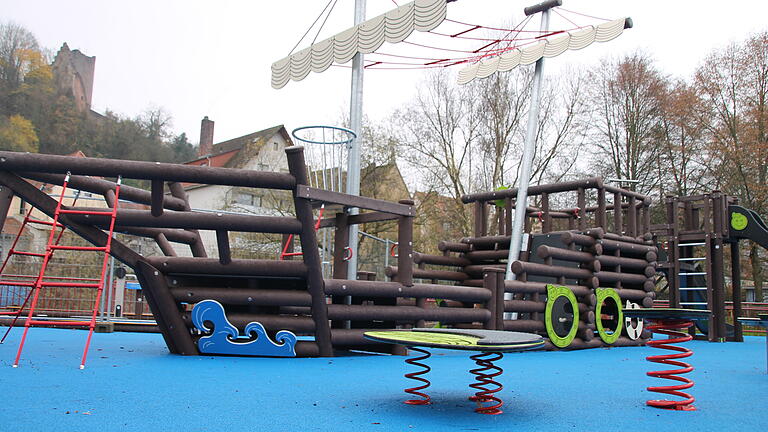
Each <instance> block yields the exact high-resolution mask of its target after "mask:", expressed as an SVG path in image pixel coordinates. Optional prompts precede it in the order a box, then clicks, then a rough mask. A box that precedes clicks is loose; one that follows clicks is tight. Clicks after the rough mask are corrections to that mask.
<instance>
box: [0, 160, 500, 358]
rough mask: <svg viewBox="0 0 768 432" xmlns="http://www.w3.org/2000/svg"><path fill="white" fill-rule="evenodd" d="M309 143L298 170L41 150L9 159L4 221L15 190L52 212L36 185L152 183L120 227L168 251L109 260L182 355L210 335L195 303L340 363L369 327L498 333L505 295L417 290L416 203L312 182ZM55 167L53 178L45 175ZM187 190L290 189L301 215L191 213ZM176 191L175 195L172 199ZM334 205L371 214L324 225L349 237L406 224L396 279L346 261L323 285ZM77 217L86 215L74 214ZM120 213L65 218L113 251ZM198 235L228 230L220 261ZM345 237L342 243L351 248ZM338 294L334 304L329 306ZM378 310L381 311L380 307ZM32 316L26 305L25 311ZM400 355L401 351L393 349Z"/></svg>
mask: <svg viewBox="0 0 768 432" xmlns="http://www.w3.org/2000/svg"><path fill="white" fill-rule="evenodd" d="M303 151H304V149H303V148H302V147H291V148H288V149H286V153H287V157H288V163H289V173H274V172H258V171H247V170H237V169H228V168H213V167H198V166H185V165H175V164H162V163H152V162H136V161H116V160H107V159H90V158H71V157H66V156H53V155H42V154H22V153H12V152H0V170H2V171H0V184H1V185H2V187H3V190H5V191H6V193H5V194H3V200H2V202H0V210H3V211H4V212H5V213H4V214H3V216H5V214H6V213H7V209H8V207H9V206H10V201H11V198H12V195H11V194H10V193H8V191H12V192H13V194H15V195H17V196H19V197H20V198H21V199H23V200H24V201H25V202H27V203H30V204H31V205H32V206H34V207H35V208H36V209H38V210H40V211H42V212H43V213H45V214H46V215H48V216H51V217H52V216H53V215H54V213H55V211H56V208H57V206H58V202H57V201H56V200H55V199H53V198H51V197H49V196H48V195H46V194H45V193H43V192H41V191H40V190H39V189H38V188H37V187H35V186H34V185H33V184H32V183H31V182H45V183H48V184H59V185H61V184H63V182H64V180H65V177H67V175H68V174H69V175H68V176H69V186H70V187H71V188H77V189H80V190H83V191H88V192H91V193H95V194H99V195H102V196H104V198H105V200H106V201H107V203H108V204H110V206H111V207H112V206H114V203H115V197H114V193H115V188H116V184H115V183H114V182H111V181H108V180H104V179H100V178H97V176H108V177H117V176H122V178H123V179H140V180H149V181H150V182H151V186H152V187H151V191H145V190H142V189H138V188H134V187H129V186H125V185H124V186H123V187H122V189H121V190H120V196H121V198H123V199H125V200H130V201H133V202H136V203H141V204H144V205H146V206H147V207H148V208H147V209H130V208H120V209H118V210H117V212H116V215H115V232H120V233H127V234H132V235H136V236H141V237H147V238H151V239H153V240H154V241H155V242H156V243H157V245H158V247H159V248H160V250H161V251H162V253H163V255H164V256H143V255H141V254H139V253H138V252H136V251H134V250H132V249H131V248H130V247H128V246H127V245H126V244H125V243H123V242H120V241H119V240H117V239H114V240H113V241H112V243H111V250H110V253H111V255H112V256H114V257H115V258H116V259H118V260H120V261H121V262H123V263H124V264H125V265H127V266H128V267H130V268H131V269H132V270H133V272H134V273H135V275H136V277H137V279H138V281H139V282H140V283H141V286H142V289H143V292H144V295H145V297H146V300H147V303H148V304H149V306H150V308H151V310H152V313H153V316H154V318H155V320H156V322H157V326H158V329H159V330H160V331H161V333H162V334H163V337H164V339H165V342H166V344H167V346H168V348H169V350H170V351H171V352H172V353H176V354H182V355H196V354H198V353H199V351H198V347H197V345H196V340H197V339H199V338H200V335H199V334H196V333H199V332H197V331H196V330H194V329H193V323H192V320H191V317H190V314H191V310H192V306H193V305H194V304H195V303H198V302H200V301H202V300H216V301H218V302H219V303H221V304H222V305H223V306H224V308H225V312H226V316H227V318H228V319H229V321H230V322H231V323H232V324H233V325H234V326H236V327H237V328H241V329H242V328H243V327H244V324H246V323H249V322H252V321H257V322H259V323H261V324H262V325H263V326H264V328H265V329H266V331H267V332H268V333H269V334H270V335H271V336H273V335H275V334H276V333H277V332H279V331H283V330H287V331H291V332H293V333H295V334H297V335H299V336H308V337H307V338H304V339H302V340H299V341H298V342H297V344H296V349H295V352H296V355H298V356H331V355H333V350H334V349H355V348H360V347H361V346H364V345H365V346H366V348H369V349H375V345H376V344H375V343H373V342H370V341H366V340H365V339H364V338H363V336H362V334H363V332H364V331H365V330H366V329H369V330H370V329H377V328H383V327H394V325H395V323H398V324H399V325H405V326H408V325H411V326H412V325H415V324H416V323H418V322H423V321H440V322H441V323H448V324H460V323H464V324H466V325H472V324H473V323H475V324H478V325H479V326H481V327H485V328H493V326H494V325H495V321H494V320H493V319H492V317H493V314H492V313H491V308H489V307H488V305H491V304H495V303H494V302H495V301H496V298H497V297H498V295H497V294H498V293H496V292H490V291H488V290H486V289H483V288H481V287H455V286H448V285H437V284H414V283H413V275H412V270H411V269H412V260H411V256H412V253H411V250H410V249H411V247H412V233H413V226H412V224H413V216H414V210H413V207H412V202H410V201H402V202H400V203H392V202H387V201H380V200H375V199H370V198H364V197H355V196H350V195H345V194H342V193H339V192H334V191H328V190H322V189H316V188H312V187H310V186H307V184H308V178H307V168H306V166H305V164H304V158H303ZM40 167H45V172H39V171H36V170H39V169H40ZM182 183H208V184H221V185H232V186H240V187H256V188H265V189H273V190H286V191H290V192H291V193H292V195H293V201H294V206H295V211H296V216H295V217H286V216H252V215H232V214H223V213H221V214H208V213H202V212H197V211H192V210H191V209H190V207H189V204H188V202H187V200H186V196H185V193H184V189H183V185H182ZM166 184H167V188H168V192H169V193H168V194H166V189H165V188H166ZM323 204H328V207H331V206H332V205H336V206H354V207H358V208H361V209H367V210H371V211H370V212H367V213H363V214H360V215H347V214H345V213H338V214H336V215H335V216H333V217H328V218H324V219H323V220H322V221H321V225H322V226H330V227H335V230H336V231H337V232H339V233H344V232H347V228H348V226H349V225H352V224H359V223H363V222H373V221H381V220H397V223H398V233H399V234H398V241H399V244H400V247H399V250H400V253H399V258H398V268H399V269H400V273H399V275H398V276H397V278H396V279H395V280H394V281H391V282H380V281H368V280H354V279H353V280H350V279H347V275H346V267H345V266H344V265H336V266H335V267H334V275H333V276H334V278H333V279H328V280H323V278H322V273H321V263H320V259H319V254H318V244H317V239H316V234H315V230H314V226H315V221H314V218H313V206H314V207H317V208H319V207H320V206H322V205H323ZM62 207H64V208H66V209H67V210H82V211H83V212H87V211H88V210H87V209H82V208H78V207H76V208H69V207H67V206H62ZM109 222H110V218H109V217H105V216H103V215H94V214H78V213H67V214H62V215H61V216H60V218H59V221H58V223H60V224H61V225H63V226H65V227H66V228H67V229H70V230H71V231H73V232H74V233H76V234H78V235H80V236H81V237H83V238H84V239H85V240H87V241H89V242H90V243H93V244H94V245H95V246H97V247H102V246H104V245H105V244H106V242H107V240H108V238H109V236H108V234H107V233H105V231H104V230H103V228H108V226H109ZM197 230H213V231H215V232H216V234H217V243H218V250H219V256H218V257H217V258H209V257H208V256H207V252H206V251H205V248H204V247H203V245H202V242H201V241H200V236H199V233H198V232H197ZM238 231H240V232H262V233H271V234H283V235H289V234H294V235H298V236H299V237H300V244H301V249H302V255H301V260H300V261H299V260H285V261H279V260H253V259H250V260H247V259H235V258H232V256H231V253H230V247H229V246H230V245H229V234H230V233H231V232H238ZM343 238H344V236H343V235H337V236H336V240H335V241H336V242H343ZM174 243H175V244H177V245H178V244H180V245H182V246H187V247H189V250H190V252H191V255H192V256H191V257H184V256H178V255H177V251H176V249H175V248H174V246H173V244H174ZM335 252H337V253H336V255H335V256H334V260H335V261H338V262H340V263H343V262H344V258H345V256H344V255H345V254H344V248H343V247H341V248H337V249H336V251H335ZM327 298H330V299H331V304H328V303H327V302H326V299H327ZM427 298H441V299H447V300H455V301H458V302H466V303H467V304H469V305H478V306H479V307H471V306H470V307H440V308H438V307H435V306H434V305H433V304H431V303H428V302H426V299H427ZM369 303H373V304H369ZM20 306H21V308H22V309H23V305H20ZM382 347H383V348H384V349H387V350H389V351H396V352H401V349H400V348H398V347H394V346H390V347H386V346H382Z"/></svg>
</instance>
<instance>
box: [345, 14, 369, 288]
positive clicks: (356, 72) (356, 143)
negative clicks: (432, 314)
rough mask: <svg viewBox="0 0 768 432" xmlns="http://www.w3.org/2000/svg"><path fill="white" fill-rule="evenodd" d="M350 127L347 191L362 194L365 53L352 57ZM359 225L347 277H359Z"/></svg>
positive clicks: (358, 17)
mask: <svg viewBox="0 0 768 432" xmlns="http://www.w3.org/2000/svg"><path fill="white" fill-rule="evenodd" d="M365 3H366V0H355V25H358V24H360V23H362V22H363V21H365ZM349 123H350V125H349V127H350V129H352V130H353V131H354V132H355V133H356V134H357V137H356V138H355V139H353V140H352V141H350V143H349V144H347V151H348V155H349V156H348V160H347V193H348V194H350V195H360V142H362V134H363V133H362V132H363V128H362V126H363V54H362V53H357V54H355V57H354V58H352V88H351V94H350V101H349ZM359 212H360V210H359V209H358V208H350V209H349V214H350V215H355V214H358V213H359ZM357 232H358V229H357V225H350V226H349V248H350V250H351V252H352V254H351V257H350V259H349V261H347V275H348V276H347V277H349V278H350V279H353V280H354V279H357Z"/></svg>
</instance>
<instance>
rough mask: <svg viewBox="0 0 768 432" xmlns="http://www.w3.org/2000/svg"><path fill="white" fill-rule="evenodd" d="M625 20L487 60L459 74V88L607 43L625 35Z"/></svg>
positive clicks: (565, 34) (576, 31)
mask: <svg viewBox="0 0 768 432" xmlns="http://www.w3.org/2000/svg"><path fill="white" fill-rule="evenodd" d="M625 21H626V18H619V19H617V20H613V21H608V22H606V23H603V24H599V25H597V26H589V27H586V28H583V29H580V30H575V31H572V32H565V33H561V34H558V35H556V36H554V37H552V38H549V39H542V40H540V41H539V42H537V43H535V44H533V45H530V46H526V47H525V48H515V49H513V50H510V51H507V52H505V53H504V54H501V55H498V56H495V57H493V58H490V59H488V60H483V61H480V62H477V63H475V64H473V65H471V66H467V67H465V68H464V69H462V70H460V71H459V78H458V81H459V84H467V83H469V82H471V81H472V80H474V79H475V78H486V77H488V76H490V75H493V74H494V73H496V72H506V71H509V70H512V69H514V68H516V67H518V66H519V65H527V64H531V63H535V62H536V61H537V60H539V59H540V58H542V57H547V58H550V57H555V56H559V55H560V54H562V53H564V52H565V51H567V50H579V49H582V48H585V47H587V46H589V45H591V44H592V43H593V42H608V41H609V40H613V39H616V38H617V37H619V35H621V34H622V33H623V32H624V23H625Z"/></svg>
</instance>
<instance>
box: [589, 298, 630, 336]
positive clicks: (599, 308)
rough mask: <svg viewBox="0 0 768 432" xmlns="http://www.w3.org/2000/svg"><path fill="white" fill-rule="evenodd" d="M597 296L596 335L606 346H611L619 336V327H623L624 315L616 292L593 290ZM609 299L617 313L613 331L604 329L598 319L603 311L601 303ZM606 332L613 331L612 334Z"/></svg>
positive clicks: (600, 320)
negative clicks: (613, 303) (614, 304)
mask: <svg viewBox="0 0 768 432" xmlns="http://www.w3.org/2000/svg"><path fill="white" fill-rule="evenodd" d="M595 294H597V306H595V318H596V319H595V321H596V322H597V333H598V334H599V335H600V339H602V340H603V342H605V343H607V344H612V343H614V342H616V341H617V340H619V336H621V327H622V326H623V325H624V313H623V312H622V310H621V298H620V297H619V293H617V292H616V290H614V289H611V288H598V289H597V290H595ZM608 299H611V300H613V301H614V302H615V303H616V310H617V311H618V314H619V316H618V318H617V319H616V328H615V329H606V328H605V327H603V320H602V319H600V317H601V316H602V311H603V303H604V302H605V300H608ZM608 330H613V333H610V334H609V333H608Z"/></svg>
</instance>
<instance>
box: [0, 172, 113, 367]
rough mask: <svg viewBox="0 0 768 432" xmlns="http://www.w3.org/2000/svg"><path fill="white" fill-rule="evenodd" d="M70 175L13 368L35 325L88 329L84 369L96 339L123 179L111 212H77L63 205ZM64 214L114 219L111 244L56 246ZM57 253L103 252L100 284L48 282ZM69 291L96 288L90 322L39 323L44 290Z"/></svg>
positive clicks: (81, 365) (55, 217)
mask: <svg viewBox="0 0 768 432" xmlns="http://www.w3.org/2000/svg"><path fill="white" fill-rule="evenodd" d="M69 178H70V173H67V175H66V177H64V184H63V185H62V188H61V195H60V196H59V202H58V204H57V205H56V210H55V211H54V214H53V222H51V232H50V235H49V236H48V244H47V245H46V247H45V254H43V264H42V266H41V267H40V273H39V274H38V276H37V279H35V282H34V286H33V290H32V292H33V295H32V303H31V304H30V306H29V312H28V314H27V319H26V321H25V322H24V333H23V334H22V336H21V342H19V350H18V352H17V353H16V360H14V362H13V367H18V366H19V358H21V351H22V349H24V342H25V341H26V338H27V332H28V331H29V327H31V326H33V325H57V326H88V338H87V339H86V341H85V348H84V349H83V358H82V360H81V361H80V369H83V368H85V359H86V358H87V356H88V348H89V347H90V345H91V337H92V336H93V329H94V328H95V327H96V314H97V313H98V311H99V302H100V300H101V294H102V292H103V291H104V281H105V279H106V273H107V263H108V262H109V253H110V250H111V247H112V235H113V234H114V230H115V218H116V216H117V207H118V202H119V198H120V183H121V180H122V179H121V178H120V177H118V179H117V185H116V187H115V205H114V206H113V207H112V208H111V209H109V211H95V210H75V209H69V208H62V202H63V201H64V195H65V193H66V190H67V185H68V183H69ZM62 214H81V215H109V216H110V222H109V232H108V235H107V242H106V245H105V246H60V245H59V244H58V241H56V242H54V233H55V232H56V227H57V226H59V225H61V224H59V217H60V216H61V215H62ZM56 250H70V251H91V252H102V253H104V259H103V261H102V265H101V277H100V278H99V282H98V283H86V282H46V281H44V278H45V270H46V268H47V267H48V263H49V262H50V259H51V256H52V255H53V253H54V251H56ZM53 286H56V287H67V288H96V299H95V300H94V302H93V312H92V314H91V319H90V321H63V320H62V321H47V320H36V319H34V317H33V315H34V313H35V307H36V306H37V301H38V299H39V298H40V291H41V290H42V288H44V287H53Z"/></svg>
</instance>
